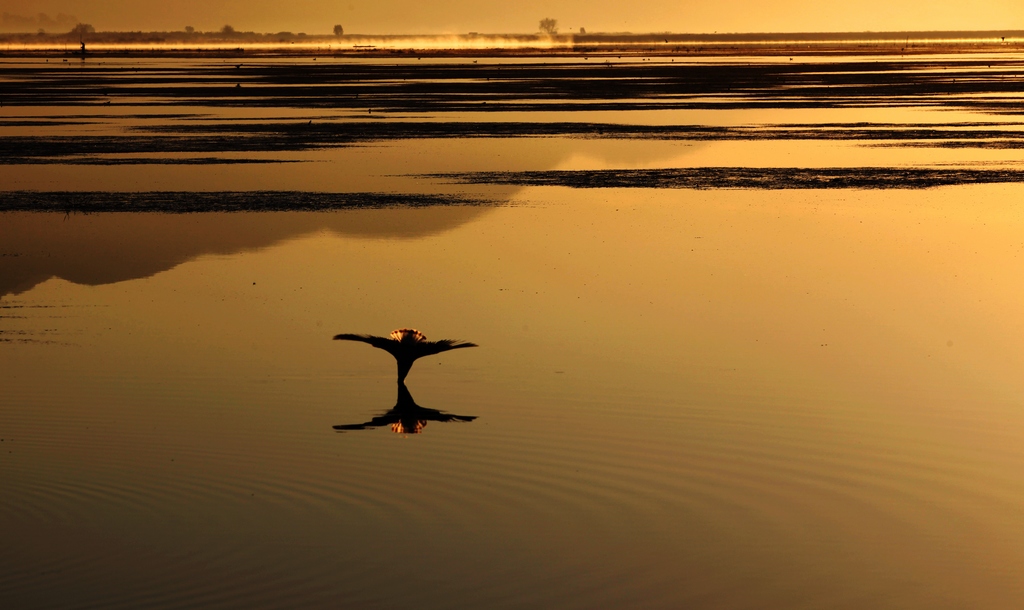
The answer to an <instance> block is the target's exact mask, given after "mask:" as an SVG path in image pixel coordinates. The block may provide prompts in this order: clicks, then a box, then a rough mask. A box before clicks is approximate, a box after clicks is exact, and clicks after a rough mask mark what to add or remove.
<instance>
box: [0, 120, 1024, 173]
mask: <svg viewBox="0 0 1024 610" xmlns="http://www.w3.org/2000/svg"><path fill="white" fill-rule="evenodd" d="M1021 127H1022V125H1021V124H1020V123H1017V122H1010V123H994V124H987V123H964V124H946V125H922V124H910V125H906V126H898V125H892V124H860V123H850V124H822V125H776V124H769V125H752V126H739V127H723V126H709V125H629V124H617V123H586V122H571V121H567V122H550V123H529V122H494V123H491V122H484V121H480V122H437V123H430V122H391V121H387V122H376V123H372V124H367V123H352V122H346V123H341V122H338V123H318V124H312V125H310V124H308V123H294V122H293V123H281V122H272V123H255V124H254V123H236V122H227V123H218V124H210V125H184V126H182V125H161V126H155V127H149V128H145V130H146V131H149V132H155V133H157V134H159V135H153V134H152V133H150V134H146V135H141V134H134V133H129V135H124V136H122V135H104V136H9V137H5V138H3V139H0V163H2V164H28V163H66V164H94V165H125V164H130V165H139V164H214V163H217V164H229V163H273V162H281V161H283V160H274V159H267V160H264V159H241V158H236V159H231V158H221V157H204V158H194V157H192V158H190V157H178V158H173V157H168V158H151V157H139V158H127V157H125V158H110V157H106V158H105V157H96V156H93V155H114V154H137V155H152V154H181V155H190V154H192V155H196V154H207V155H209V154H218V153H220V154H223V153H254V152H276V153H282V152H297V151H304V150H313V149H322V148H335V147H342V146H353V145H359V144H363V143H367V142H381V141H396V140H415V139H426V138H525V137H565V138H604V139H633V140H680V141H695V142H702V141H721V140H746V141H753V140H835V141H852V142H863V143H878V144H882V145H886V146H927V147H953V148H967V147H971V148H1003V149H1011V148H1020V147H1022V146H1024V130H1022V129H1021Z"/></svg>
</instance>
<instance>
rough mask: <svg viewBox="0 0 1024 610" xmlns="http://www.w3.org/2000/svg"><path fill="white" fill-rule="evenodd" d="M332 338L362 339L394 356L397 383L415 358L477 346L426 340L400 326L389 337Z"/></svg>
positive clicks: (450, 340)
mask: <svg viewBox="0 0 1024 610" xmlns="http://www.w3.org/2000/svg"><path fill="white" fill-rule="evenodd" d="M334 338H335V339H340V340H343V341H362V342H363V343H369V344H370V345H372V346H374V347H379V348H380V349H382V350H384V351H386V352H387V353H389V354H391V355H392V356H394V357H395V360H397V361H398V383H399V385H401V384H403V383H405V376H406V375H408V374H409V369H411V368H412V363H413V362H415V361H416V359H417V358H422V357H424V356H431V355H433V354H440V353H441V352H447V351H448V350H452V349H459V348H461V347H476V346H477V345H476V343H469V342H468V341H454V340H452V339H442V340H441V341H427V338H426V337H424V336H423V333H421V332H420V331H418V330H415V329H412V328H400V329H398V330H396V331H393V332H392V333H391V336H390V337H376V336H373V335H352V334H341V335H334Z"/></svg>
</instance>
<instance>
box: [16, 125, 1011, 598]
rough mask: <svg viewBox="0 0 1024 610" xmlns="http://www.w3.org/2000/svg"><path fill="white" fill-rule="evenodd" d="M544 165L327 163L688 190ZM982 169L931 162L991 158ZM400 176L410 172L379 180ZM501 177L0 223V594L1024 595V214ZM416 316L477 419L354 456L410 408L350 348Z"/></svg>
mask: <svg viewBox="0 0 1024 610" xmlns="http://www.w3.org/2000/svg"><path fill="white" fill-rule="evenodd" d="M5 109H6V108H5ZM837 112H841V111H839V110H837ZM724 114H728V113H724ZM979 116H981V115H979ZM985 116H987V115H985ZM625 118H626V117H624V119H623V120H625ZM990 118H991V117H990ZM1000 120H1006V117H1001V118H1000ZM726 122H727V121H723V124H725V123H726ZM515 142H517V143H518V144H517V145H521V146H523V147H528V148H521V149H519V150H520V151H521V152H520V154H517V155H514V156H513V157H512V158H511V159H507V158H503V159H499V158H498V157H497V156H496V153H493V154H487V153H486V152H485V151H486V150H487V149H486V148H482V147H483V146H485V145H486V143H487V141H486V140H484V141H470V142H469V143H466V142H464V141H459V140H451V141H446V140H437V141H413V142H407V141H402V142H395V143H390V144H375V145H374V146H371V147H365V148H344V149H338V150H334V151H326V152H325V151H317V152H316V153H315V154H316V155H321V156H323V157H324V158H325V159H334V160H333V161H331V160H325V161H323V162H322V165H327V164H329V163H334V165H333V167H335V168H344V167H350V165H349V164H348V160H349V159H357V158H358V159H360V161H359V163H361V164H362V165H359V164H354V165H352V167H356V168H360V169H358V170H353V173H352V174H351V179H352V180H353V181H354V182H353V183H352V184H355V185H357V186H353V187H351V189H350V190H353V191H359V192H364V191H365V192H377V191H396V192H420V191H425V192H436V191H438V190H440V191H442V192H443V191H444V189H449V190H452V189H454V190H452V192H466V191H462V190H460V189H459V188H455V187H452V186H451V185H447V184H440V186H438V184H435V183H434V182H432V181H431V180H430V179H426V178H422V177H416V176H418V175H420V174H427V173H432V172H436V171H451V172H466V171H483V170H491V171H494V170H503V171H510V170H514V171H522V170H538V169H553V168H558V169H603V168H608V167H611V168H618V169H636V168H646V167H662V166H668V167H681V166H684V165H683V164H682V163H681V162H677V161H668V162H665V163H664V164H661V165H659V163H660V162H659V161H658V159H675V157H672V156H671V155H670V154H669V153H666V152H664V151H671V150H673V149H672V148H671V146H670V144H671V143H665V142H658V143H655V144H653V145H652V146H651V150H643V147H642V146H638V145H637V144H638V143H637V142H633V141H628V142H624V143H623V146H622V148H619V149H616V148H615V146H614V145H613V144H614V143H609V142H601V143H600V146H598V147H595V149H588V148H587V147H586V143H585V142H583V143H581V142H580V141H576V140H572V139H566V140H559V139H555V140H553V141H552V147H551V148H545V147H544V146H542V144H544V143H545V142H544V141H537V140H526V141H522V140H517V141H515ZM560 143H565V146H567V147H569V148H572V147H577V150H580V151H582V153H581V154H591V155H593V156H592V157H590V159H592V160H593V159H603V160H602V161H600V163H599V162H597V161H586V159H587V157H581V156H573V154H574V153H571V154H568V156H565V155H563V151H564V150H565V149H563V148H559V146H561V144H560ZM721 145H722V146H733V147H735V148H737V149H742V148H743V147H744V146H747V145H749V146H754V147H757V146H761V147H765V146H766V145H765V144H764V143H761V142H754V143H734V142H727V143H722V144H721ZM808 145H809V146H810V145H811V144H808ZM463 146H466V148H461V147H463ZM696 146H698V147H699V146H700V145H699V144H697V145H696ZM714 146H718V144H714V145H712V148H711V149H699V150H713V149H714ZM794 146H798V145H794ZM813 146H818V147H822V148H826V147H829V146H832V144H831V143H824V144H822V143H818V144H813ZM844 146H850V144H849V143H845V142H838V143H834V146H832V148H830V149H829V150H831V151H832V153H833V154H834V155H835V157H836V158H840V157H841V156H842V155H841V154H840V153H839V152H836V151H839V150H840V149H841V147H844ZM432 147H433V148H432ZM474 147H476V148H474ZM460 150H461V151H463V156H454V157H453V159H454V160H453V162H452V163H450V164H446V160H445V159H444V158H442V157H441V154H442V153H444V152H446V151H447V152H451V153H453V154H454V153H455V152H457V151H460ZM530 150H535V151H537V155H538V156H532V155H531V154H530V153H529V151H530ZM592 150H596V151H597V152H591V151H592ZM602 150H605V151H612V152H609V153H607V154H605V153H602V152H600V151H602ZM745 150H747V151H748V154H750V155H751V156H750V159H753V158H754V157H755V156H756V155H754V154H753V153H752V152H750V151H753V150H755V149H753V148H751V149H745ZM781 150H786V149H785V148H782V149H781ZM801 150H803V151H804V152H805V153H806V151H807V150H808V149H806V148H804V149H801ZM857 150H858V151H860V152H859V153H858V154H861V155H865V153H864V152H863V151H864V150H865V149H864V148H857ZM466 151H469V152H466ZM652 151H653V152H652ZM768 152H769V153H771V150H769V151H768ZM939 152H940V153H941V154H943V155H948V154H951V153H950V152H949V151H948V150H945V149H943V150H941V151H939ZM960 152H961V153H962V154H961V156H959V157H956V158H955V159H952V160H951V161H950V160H949V159H941V160H940V159H939V157H935V158H933V159H932V161H933V163H931V164H926V165H928V166H932V167H934V166H938V165H940V164H942V163H947V162H951V164H953V165H955V166H958V167H965V166H969V165H971V164H972V163H975V162H976V161H977V160H976V159H975V158H973V156H972V155H974V154H975V153H976V152H978V151H970V150H968V151H960ZM981 152H982V153H985V154H987V152H986V151H981ZM1002 152H1012V151H1002ZM378 153H380V154H382V155H385V158H386V159H388V160H389V161H388V162H387V163H383V164H382V167H383V168H390V167H395V166H396V165H393V164H391V162H390V160H391V159H395V160H397V161H395V163H396V164H397V167H400V168H401V169H402V170H403V171H402V172H394V173H408V174H409V175H406V176H399V177H394V182H389V181H388V178H387V175H386V174H387V173H388V171H389V170H388V171H385V169H381V170H378V171H377V173H376V175H375V176H374V177H371V178H366V177H365V176H364V174H363V171H362V169H361V168H368V167H373V166H374V163H375V162H374V159H375V158H376V157H374V155H377V154H378ZM954 153H956V151H954ZM332 154H337V156H336V157H331V155H332ZM542 154H546V155H549V157H543V156H540V155H542ZM663 154H664V155H667V156H659V155H663ZM673 154H674V153H673ZM701 154H707V153H701ZM716 154H717V153H716ZM914 154H921V151H920V150H915V151H914ZM360 155H362V156H360ZM616 155H617V156H616ZM638 155H639V156H638ZM644 155H647V156H644ZM813 157H814V155H807V157H806V158H808V159H811V158H813ZM858 158H859V157H858ZM865 158H867V157H866V156H865ZM566 159H568V160H566ZM581 159H583V160H581ZM779 159H780V161H779V162H778V166H781V167H786V166H788V164H786V163H784V162H783V161H784V159H785V157H784V156H780V157H779ZM1000 159H1001V160H1002V161H1006V160H1012V159H1010V155H1004V156H1002V157H1000ZM885 163H887V162H885ZM882 164H884V163H882ZM310 165H312V164H310ZM694 165H695V166H699V165H700V163H699V162H697V163H695V164H694ZM713 165H718V164H717V163H714V164H713ZM742 165H745V166H756V164H754V163H753V162H752V161H751V162H748V161H744V162H743V163H742ZM825 165H827V166H828V167H835V166H838V165H840V164H839V163H827V164H825ZM852 165H857V163H856V162H854V163H852ZM25 167H38V166H13V165H7V166H4V167H3V171H4V172H9V175H15V174H18V175H26V176H28V175H30V174H27V173H26V174H21V172H22V171H23V170H24V168H25ZM60 167H61V168H62V169H61V172H62V173H60V174H57V175H56V176H55V177H54V178H53V180H54V181H56V183H57V186H55V187H54V188H53V190H76V189H78V190H104V189H109V190H114V191H117V190H131V189H122V188H120V187H117V186H111V184H115V183H116V182H117V181H121V180H130V179H131V177H132V176H133V173H132V172H133V171H134V170H132V169H131V168H125V167H123V166H116V167H111V168H100V169H109V171H110V173H109V174H108V175H109V176H112V177H111V178H110V181H111V182H103V180H107V179H106V178H102V179H100V182H99V183H98V184H100V186H89V185H83V184H80V183H78V180H79V178H78V176H79V174H75V173H63V172H65V171H72V170H73V171H81V172H83V174H82V175H86V174H88V173H89V172H90V171H93V170H94V168H88V167H82V166H60ZM159 167H160V168H169V169H168V171H171V170H173V171H182V172H190V171H192V169H191V168H182V167H177V166H173V165H172V166H159ZM203 167H204V168H208V170H209V171H210V175H212V176H217V175H222V176H226V175H230V171H233V170H234V167H235V166H203ZM272 167H277V166H272ZM218 168H219V169H220V170H223V171H224V173H223V174H217V171H218ZM435 168H440V170H438V169H435ZM228 170H230V171H228ZM246 171H250V170H246ZM275 171H276V170H275ZM339 172H340V173H337V174H334V175H332V180H334V181H335V182H333V183H331V185H330V187H328V188H325V189H324V190H344V186H343V185H344V184H346V183H345V177H346V174H345V173H344V172H343V171H341V170H339ZM97 175H102V174H101V173H100V174H97ZM148 175H149V174H145V173H143V174H135V176H136V178H137V179H139V180H140V182H141V183H142V186H141V187H140V188H141V189H142V190H150V189H151V190H161V189H166V188H173V189H175V190H181V189H182V188H183V187H189V188H195V189H196V190H213V191H217V190H225V189H239V188H245V185H246V182H245V180H244V179H243V178H242V177H236V178H233V180H236V181H237V186H236V185H234V184H232V185H231V186H214V187H212V188H207V187H208V184H207V183H206V182H205V180H206V178H205V177H204V178H202V180H200V179H199V178H195V181H196V182H195V183H194V184H193V183H189V182H181V181H179V182H178V183H177V184H175V182H174V181H173V180H169V181H168V183H167V184H166V185H165V184H164V183H155V182H149V181H148V180H149V179H148V178H139V176H148ZM181 175H183V176H185V175H187V174H186V173H182V174H181ZM275 175H276V176H281V181H280V182H275V181H274V179H273V178H272V177H268V176H275ZM204 176H205V175H204ZM288 176H289V175H288V172H287V171H281V172H280V173H278V174H263V179H264V180H265V181H266V183H265V184H263V183H261V187H260V188H271V189H274V188H277V189H289V188H295V186H294V184H292V183H290V182H288V180H290V179H291V178H289V177H288ZM82 179H83V180H84V178H82ZM211 179H216V178H211ZM361 180H362V181H365V182H360V181H361ZM5 184H6V183H5ZM367 185H368V186H367ZM417 185H419V187H420V188H419V191H417ZM32 188H36V189H38V188H40V187H39V186H34V187H32V186H18V187H14V188H12V189H11V190H20V189H32ZM503 188H505V190H499V189H497V188H494V187H489V186H486V185H485V186H482V187H478V191H469V192H471V193H483V194H487V193H490V194H492V195H494V194H497V195H499V197H498V200H499V202H500V203H501V204H500V205H493V204H491V205H471V206H464V205H444V206H436V207H423V208H416V209H411V208H406V207H401V206H399V207H386V208H381V209H340V210H336V211H330V212H320V213H313V212H301V213H300V212H274V213H232V214H216V213H207V214H156V213H136V214H131V213H121V214H114V213H104V214H80V213H69V214H63V213H61V214H52V213H40V212H6V213H3V214H2V215H0V280H2V282H0V293H2V296H0V367H2V370H3V371H4V372H3V373H2V377H0V379H2V382H3V392H2V393H0V438H2V439H3V440H2V441H0V482H2V487H3V490H4V492H3V493H2V494H0V539H2V540H3V541H4V545H5V552H4V553H3V554H0V605H2V606H4V607H19V608H36V607H38V608H50V607H104V608H114V607H124V608H134V607H161V608H177V607H181V608H184V607H197V606H200V607H268V608H269V607H339V606H341V607H371V608H407V607H417V608H463V607H549V608H595V607H601V608H614V607H619V608H635V607H652V608H653V607H663V608H679V607H697V608H705V607H707V608H787V609H789V608H822V607H827V608H851V609H854V608H857V609H859V608H865V607H871V608H894V609H895V608H899V609H906V608H921V609H926V608H927V609H932V608H964V607H971V608H992V609H1002V608H1010V607H1016V606H1018V605H1020V603H1021V601H1024V581H1021V580H1020V578H1019V574H1021V573H1022V571H1024V525H1022V524H1024V520H1022V519H1021V516H1022V514H1024V480H1022V478H1021V474H1020V473H1021V472H1024V470H1022V466H1024V451H1022V450H1021V447H1022V440H1024V410H1022V406H1024V402H1022V401H1024V377H1022V376H1021V374H1020V371H1021V370H1022V368H1024V347H1022V346H1024V314H1022V313H1021V312H1024V284H1022V283H1021V282H1020V278H1021V277H1022V276H1024V239H1022V237H1021V236H1022V235H1024V209H1022V208H1021V206H1020V203H1019V202H1020V201H1024V186H1022V185H1021V184H1019V183H1008V184H988V185H970V186H946V187H940V188H929V189H919V190H906V189H892V190H885V189H883V190H859V189H833V190H826V189H818V190H771V191H765V190H757V189H721V190H691V189H645V188H623V189H612V188H595V189H573V188H565V187H529V186H526V187H503ZM254 190H255V189H254ZM402 326H410V327H415V328H418V329H420V330H421V331H423V332H424V333H425V334H426V335H427V337H428V338H429V339H441V338H458V339H465V340H469V341H473V342H475V343H478V344H479V345H480V347H478V348H473V349H467V350H459V351H454V352H451V353H444V354H440V355H437V356H432V357H430V358H425V359H423V360H421V361H419V362H417V364H416V365H415V366H414V367H413V369H412V373H411V375H410V376H409V379H408V388H409V390H410V392H411V394H412V396H414V397H415V400H416V402H417V403H418V404H419V405H422V406H423V407H427V408H433V409H441V410H444V411H446V412H450V413H454V414H458V415H467V416H476V417H477V419H475V420H474V421H470V422H450V423H442V422H428V423H427V425H426V426H425V427H424V428H423V430H422V431H421V433H420V434H395V433H393V432H392V431H391V429H389V428H388V427H383V428H378V429H374V430H362V431H347V432H340V433H339V432H336V431H335V430H333V429H332V426H334V425H340V424H354V423H361V422H365V421H368V420H369V419H370V418H372V417H373V416H375V415H379V414H381V413H383V412H385V411H387V410H388V409H390V408H391V407H392V406H393V405H394V404H395V401H396V387H395V377H394V374H395V372H394V366H395V365H394V362H393V359H392V358H391V357H390V356H388V355H387V354H385V353H383V352H382V351H379V350H375V349H373V348H372V347H370V346H367V345H362V344H357V343H348V342H338V341H331V337H332V335H334V334H336V333H341V332H354V333H372V334H387V333H388V332H389V331H391V330H392V329H394V328H399V327H402Z"/></svg>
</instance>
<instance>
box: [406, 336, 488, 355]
mask: <svg viewBox="0 0 1024 610" xmlns="http://www.w3.org/2000/svg"><path fill="white" fill-rule="evenodd" d="M420 345H421V346H422V347H420V348H419V349H418V350H417V351H418V354H417V355H416V357H417V358H422V357H423V356H430V355H432V354H440V353H441V352H447V351H448V350H453V349H459V348H461V347H479V346H478V345H477V344H476V343H470V342H469V341H457V340H454V339H442V340H440V341H426V342H424V343H421V344H420Z"/></svg>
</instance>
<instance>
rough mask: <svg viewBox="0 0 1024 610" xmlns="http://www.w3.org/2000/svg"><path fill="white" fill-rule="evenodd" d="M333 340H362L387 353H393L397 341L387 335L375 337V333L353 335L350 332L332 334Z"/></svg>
mask: <svg viewBox="0 0 1024 610" xmlns="http://www.w3.org/2000/svg"><path fill="white" fill-rule="evenodd" d="M334 340H335V341H362V342H363V343H369V344H370V345H372V346H374V347H379V348H380V349H382V350H384V351H386V352H388V353H389V354H394V351H393V350H394V348H395V344H396V343H398V342H397V341H395V340H394V339H389V338H387V337H377V336H375V335H353V334H351V333H342V334H340V335H334Z"/></svg>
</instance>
